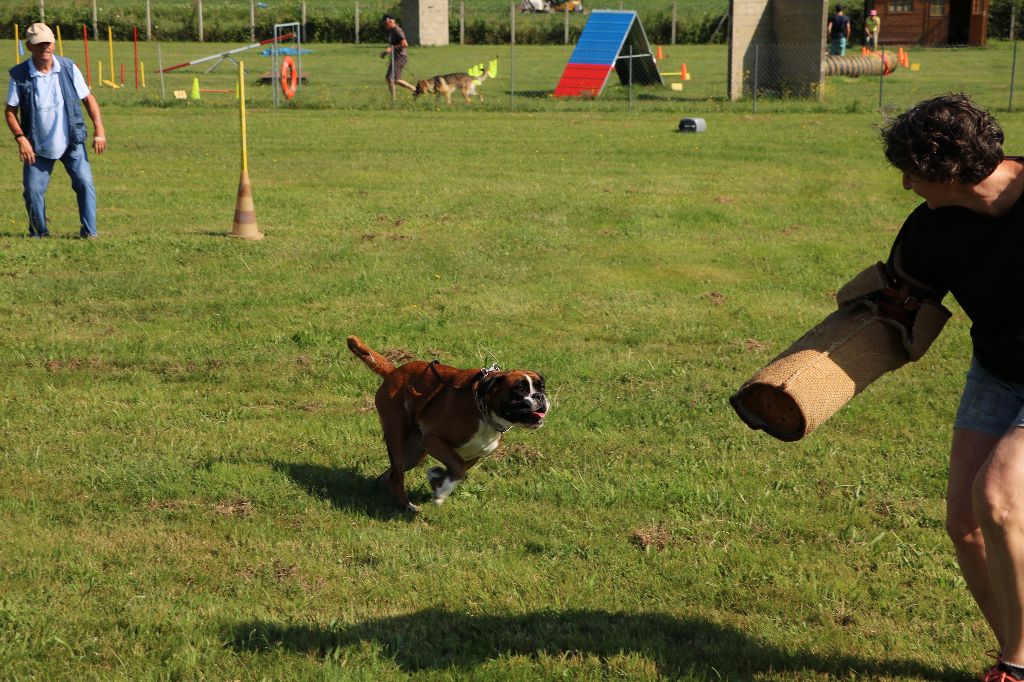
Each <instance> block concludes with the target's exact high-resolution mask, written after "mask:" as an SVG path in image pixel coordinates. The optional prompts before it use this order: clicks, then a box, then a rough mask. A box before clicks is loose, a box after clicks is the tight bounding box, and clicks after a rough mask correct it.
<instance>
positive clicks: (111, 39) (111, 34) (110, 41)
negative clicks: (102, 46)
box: [107, 26, 114, 80]
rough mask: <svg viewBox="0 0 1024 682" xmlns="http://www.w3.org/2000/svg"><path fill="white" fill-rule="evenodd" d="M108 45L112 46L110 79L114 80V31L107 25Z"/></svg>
mask: <svg viewBox="0 0 1024 682" xmlns="http://www.w3.org/2000/svg"><path fill="white" fill-rule="evenodd" d="M107 45H108V46H109V47H110V80H114V32H113V31H112V30H111V29H110V27H109V26H107Z"/></svg>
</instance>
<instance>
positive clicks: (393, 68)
mask: <svg viewBox="0 0 1024 682" xmlns="http://www.w3.org/2000/svg"><path fill="white" fill-rule="evenodd" d="M381 26H383V27H384V30H385V31H386V32H387V39H388V47H387V49H386V50H384V51H383V52H381V53H380V56H381V59H388V58H389V57H390V61H389V62H388V73H387V76H385V78H386V79H387V82H388V90H389V91H390V92H391V99H394V98H395V85H401V86H402V87H403V88H406V89H408V90H409V91H410V92H416V88H415V87H414V86H413V85H410V84H409V83H406V82H405V81H404V80H402V69H404V68H405V65H406V64H408V63H409V54H408V52H407V51H406V48H408V47H409V43H408V41H406V39H405V31H403V30H402V27H401V26H399V25H398V22H397V21H395V18H394V17H393V16H391V15H390V14H385V15H384V18H383V19H381Z"/></svg>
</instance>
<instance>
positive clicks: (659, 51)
mask: <svg viewBox="0 0 1024 682" xmlns="http://www.w3.org/2000/svg"><path fill="white" fill-rule="evenodd" d="M664 58H665V55H664V54H662V52H661V45H658V56H657V57H656V59H658V60H662V59H664Z"/></svg>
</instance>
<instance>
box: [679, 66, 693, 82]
mask: <svg viewBox="0 0 1024 682" xmlns="http://www.w3.org/2000/svg"><path fill="white" fill-rule="evenodd" d="M679 80H681V81H688V80H690V72H689V71H687V70H686V62H683V68H681V69H679Z"/></svg>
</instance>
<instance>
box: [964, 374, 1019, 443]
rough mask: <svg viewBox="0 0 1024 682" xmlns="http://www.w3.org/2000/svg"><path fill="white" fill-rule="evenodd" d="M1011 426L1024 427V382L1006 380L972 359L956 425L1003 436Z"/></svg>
mask: <svg viewBox="0 0 1024 682" xmlns="http://www.w3.org/2000/svg"><path fill="white" fill-rule="evenodd" d="M1011 426H1024V384H1017V383H1013V382H1011V381H1004V380H1002V379H1000V378H999V377H997V376H996V375H994V374H992V372H989V371H988V370H987V369H985V368H984V367H982V366H981V363H979V362H978V361H977V360H971V369H970V370H968V372H967V383H966V385H964V392H963V395H962V396H961V397H960V407H958V408H957V411H956V419H955V420H954V421H953V428H954V429H970V430H971V431H980V432H982V433H988V434H991V435H993V436H1001V435H1003V434H1004V433H1006V431H1007V429H1009V428H1010V427H1011Z"/></svg>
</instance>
